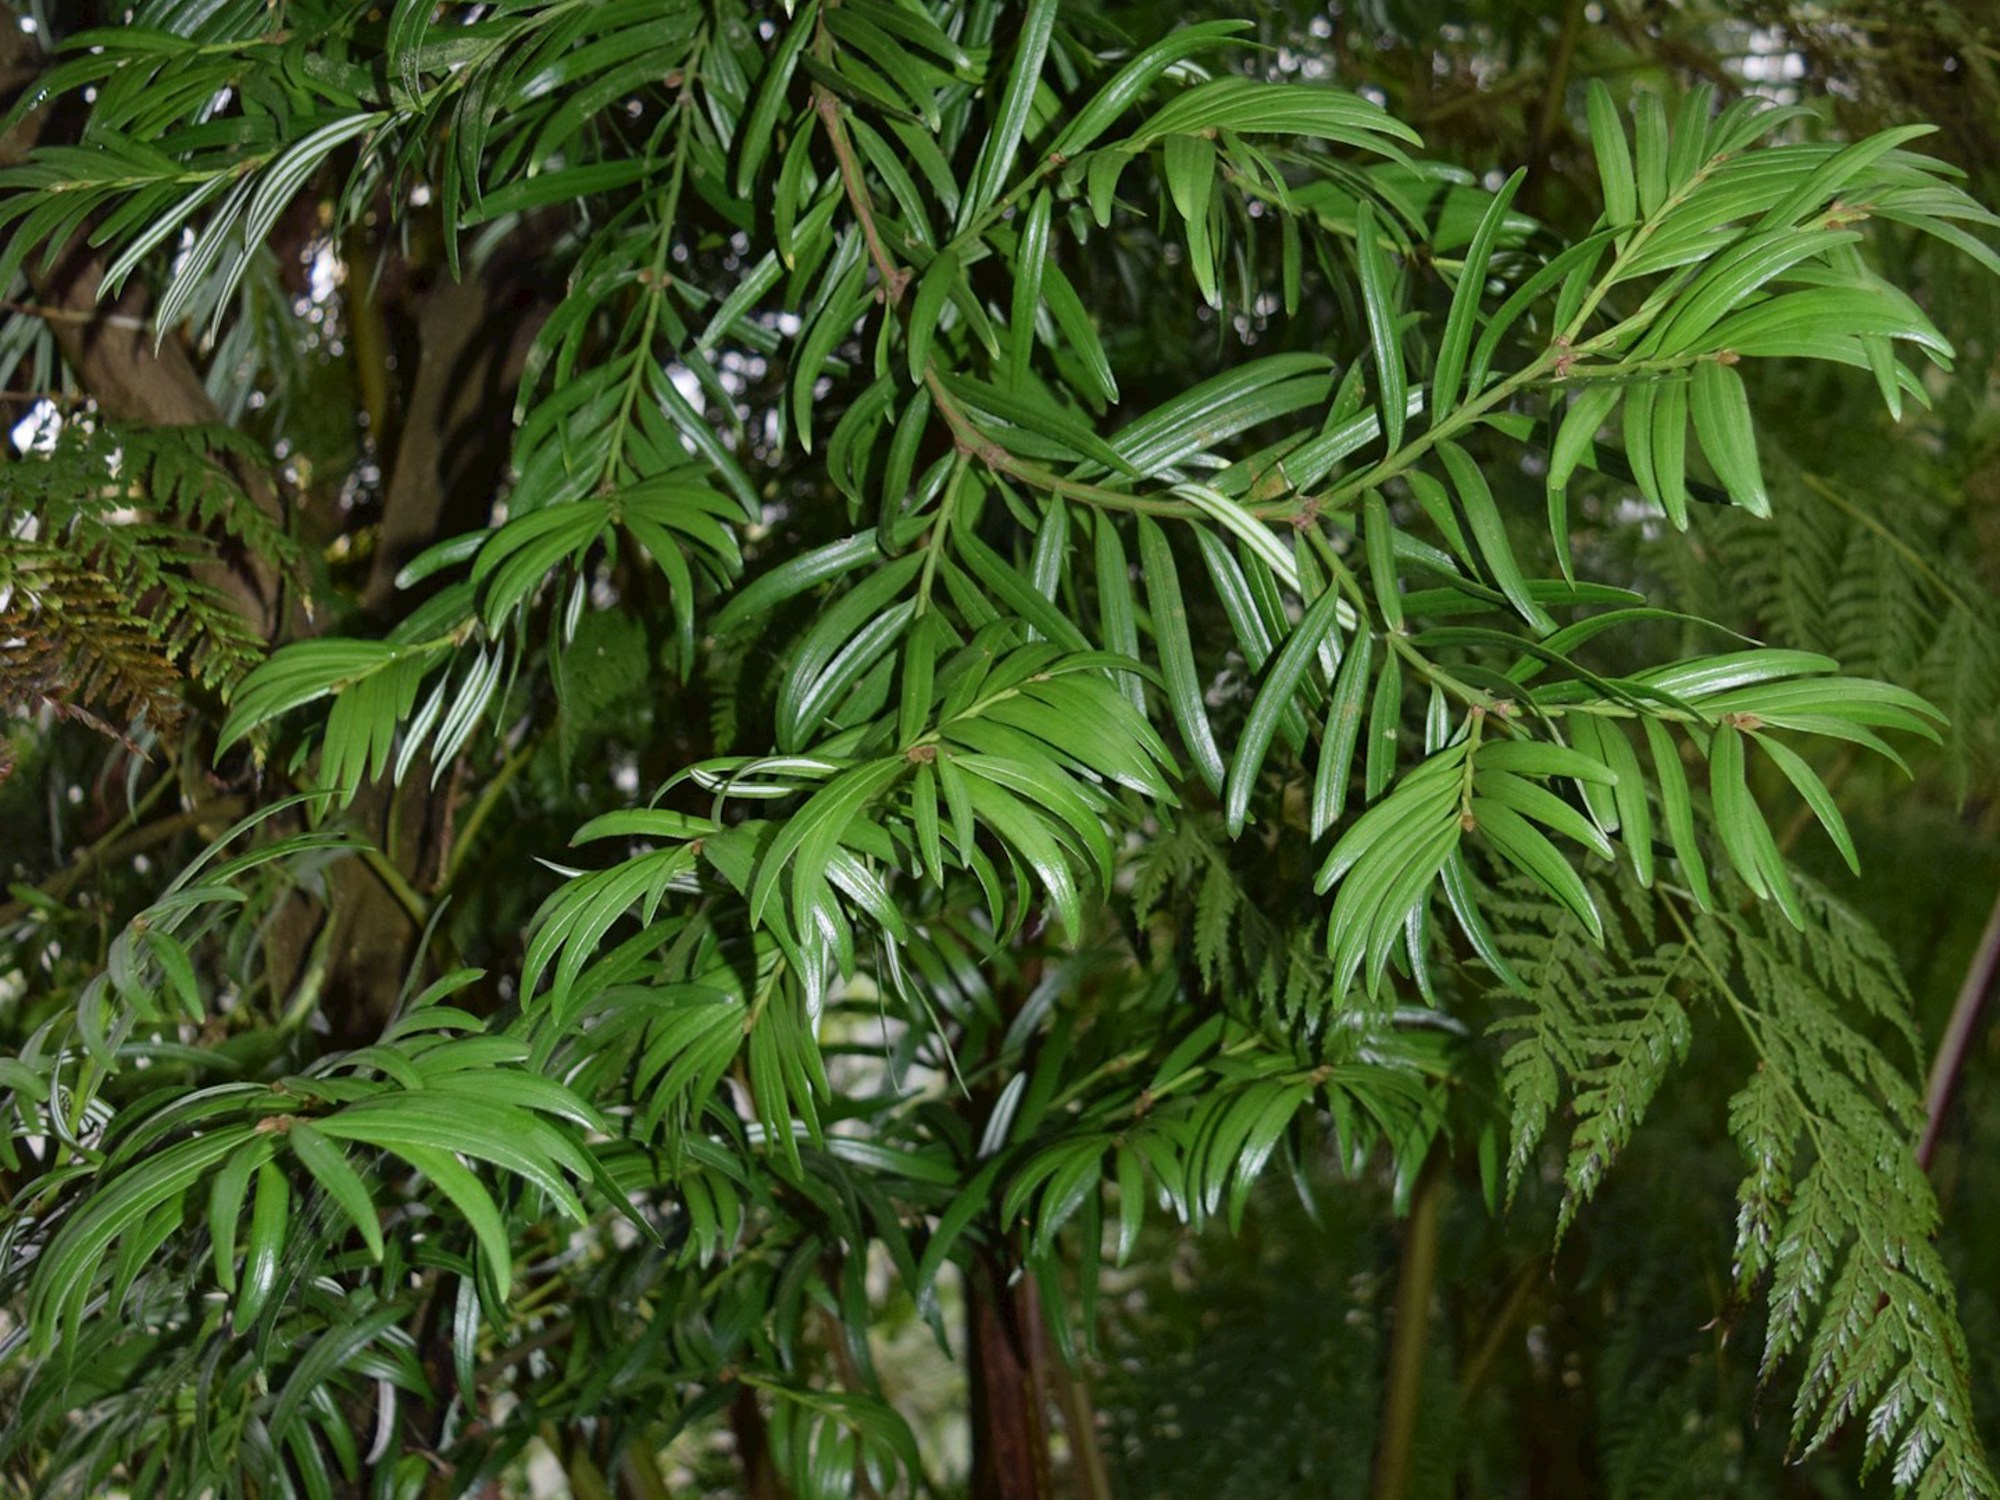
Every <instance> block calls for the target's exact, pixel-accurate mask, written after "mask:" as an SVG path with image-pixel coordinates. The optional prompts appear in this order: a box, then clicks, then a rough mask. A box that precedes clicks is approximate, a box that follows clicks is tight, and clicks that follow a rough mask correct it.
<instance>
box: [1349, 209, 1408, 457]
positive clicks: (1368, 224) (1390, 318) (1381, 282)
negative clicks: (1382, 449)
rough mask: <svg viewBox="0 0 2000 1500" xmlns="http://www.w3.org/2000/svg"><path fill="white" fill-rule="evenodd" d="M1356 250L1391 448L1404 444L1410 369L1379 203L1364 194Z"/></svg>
mask: <svg viewBox="0 0 2000 1500" xmlns="http://www.w3.org/2000/svg"><path fill="white" fill-rule="evenodd" d="M1354 253H1355V259H1356V262H1357V263H1358V264H1359V266H1360V268H1361V302H1362V306H1363V308H1364V309H1365V310H1366V312H1367V316H1368V343H1369V348H1370V349H1371V350H1372V351H1373V353H1374V357H1375V379H1376V382H1377V385H1378V388H1379V391H1380V400H1379V401H1378V402H1377V403H1376V405H1377V408H1378V409H1379V411H1380V412H1381V414H1382V430H1383V432H1384V434H1385V435H1386V437H1387V439H1388V444H1389V451H1390V452H1391V453H1394V452H1395V451H1396V450H1397V449H1399V448H1401V447H1402V446H1403V421H1404V416H1403V414H1404V411H1405V409H1406V408H1407V406H1408V403H1409V384H1410V382H1409V372H1408V370H1407V369H1406V368H1405V367H1404V364H1403V350H1402V340H1401V339H1400V337H1399V336H1398V334H1397V331H1396V307H1395V297H1396V286H1395V279H1394V275H1393V273H1392V272H1391V271H1390V269H1389V262H1388V258H1387V256H1385V255H1384V254H1383V252H1382V246H1381V243H1380V241H1379V240H1378V239H1377V231H1376V227H1375V205H1374V203H1373V202H1372V201H1370V200H1369V199H1367V198H1363V199H1361V200H1360V202H1359V203H1358V204H1357V205H1356V207H1355V210H1354Z"/></svg>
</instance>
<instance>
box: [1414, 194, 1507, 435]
mask: <svg viewBox="0 0 2000 1500" xmlns="http://www.w3.org/2000/svg"><path fill="white" fill-rule="evenodd" d="M1527 175H1528V173H1527V168H1525V167H1523V168H1520V169H1518V170H1517V171H1516V172H1515V173H1514V175H1513V176H1512V177H1509V178H1508V179H1507V181H1506V182H1505V183H1504V184H1502V185H1501V188H1500V191H1499V192H1497V193H1495V194H1494V195H1493V201H1492V202H1491V203H1489V204H1488V205H1487V207H1486V213H1485V215H1484V216H1483V217H1482V218H1481V219H1480V221H1479V228H1478V229H1477V230H1475V231H1474V232H1473V236H1472V244H1471V246H1470V247H1469V248H1468V249H1467V250H1466V252H1465V264H1464V267H1463V269H1461V270H1460V271H1459V273H1458V285H1457V286H1455V287H1454V288H1452V294H1451V311H1450V313H1449V314H1447V315H1446V317H1445V324H1444V337H1443V339H1442V340H1440V341H1439V344H1438V357H1437V367H1436V369H1434V370H1433V371H1432V373H1431V424H1432V425H1433V426H1436V425H1437V423H1439V422H1442V421H1443V420H1444V419H1445V418H1446V417H1448V416H1450V415H1451V412H1452V408H1453V407H1455V406H1456V405H1457V404H1458V387H1459V382H1460V381H1461V380H1462V379H1463V378H1464V375H1465V359H1466V355H1467V354H1468V353H1469V352H1470V351H1471V349H1472V334H1473V330H1474V329H1475V328H1476V327H1477V326H1478V323H1479V304H1480V301H1481V299H1482V298H1484V297H1485V295H1486V277H1487V271H1488V268H1489V267H1490V266H1491V265H1492V263H1493V246H1494V244H1495V243H1496V242H1497V241H1498V239H1499V238H1500V229H1501V226H1502V225H1504V224H1505V223H1506V222H1507V210H1508V209H1509V208H1510V207H1511V206H1512V205H1513V202H1514V195H1515V194H1516V193H1517V192H1519V191H1520V188H1521V183H1522V181H1523V180H1524V179H1525V178H1526V177H1527Z"/></svg>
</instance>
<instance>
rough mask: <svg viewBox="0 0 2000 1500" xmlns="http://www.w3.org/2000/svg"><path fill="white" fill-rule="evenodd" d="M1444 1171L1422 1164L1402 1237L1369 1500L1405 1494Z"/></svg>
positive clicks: (1419, 1396) (1396, 1498) (1418, 1403)
mask: <svg viewBox="0 0 2000 1500" xmlns="http://www.w3.org/2000/svg"><path fill="white" fill-rule="evenodd" d="M1444 1189H1445V1173H1444V1170H1443V1168H1442V1167H1441V1166H1440V1164H1439V1160H1438V1158H1437V1157H1435V1156H1434V1157H1432V1158H1431V1161H1430V1163H1429V1164H1428V1165H1427V1166H1425V1168H1424V1170H1423V1175H1422V1177H1421V1178H1420V1179H1419V1181H1418V1183H1417V1199H1416V1202H1415V1203H1414V1204H1413V1205H1412V1206H1411V1209H1410V1227H1409V1229H1408V1231H1407V1232H1406V1233H1405V1235H1404V1237H1403V1260H1402V1267H1401V1270H1400V1272H1399V1273H1398V1275H1397V1278H1396V1325H1395V1331H1394V1334H1393V1339H1394V1342H1392V1343H1391V1344H1390V1346H1389V1373H1388V1378H1387V1381H1386V1383H1385V1390H1384V1393H1383V1398H1382V1436H1381V1440H1380V1442H1379V1444H1378V1445H1377V1447H1376V1450H1375V1486H1374V1490H1373V1492H1372V1493H1373V1496H1374V1500H1403V1497H1404V1496H1405V1495H1407V1494H1408V1493H1409V1490H1410V1457H1411V1455H1412V1454H1413V1453H1414V1452H1415V1450H1416V1443H1417V1417H1418V1413H1419V1409H1420V1407H1421V1406H1422V1398H1423V1384H1424V1356H1425V1354H1426V1352H1427V1351H1428V1348H1429V1344H1430V1319H1431V1288H1432V1286H1433V1284H1434V1283H1435V1282H1436V1280H1437V1255H1438V1210H1439V1208H1440V1207H1441V1205H1442V1203H1443V1200H1444Z"/></svg>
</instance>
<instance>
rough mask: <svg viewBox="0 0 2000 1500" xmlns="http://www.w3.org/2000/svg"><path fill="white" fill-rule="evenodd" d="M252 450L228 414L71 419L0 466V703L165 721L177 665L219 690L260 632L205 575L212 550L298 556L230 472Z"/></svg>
mask: <svg viewBox="0 0 2000 1500" xmlns="http://www.w3.org/2000/svg"><path fill="white" fill-rule="evenodd" d="M264 462H265V460H264V458H263V456H262V455H261V454H260V453H259V452H258V451H257V448H256V446H255V444H253V443H250V442H248V441H246V440H245V439H244V438H243V437H242V436H240V435H239V434H237V433H235V432H233V431H232V430H231V429H229V428H224V427H213V428H209V427H155V428H138V427H110V426H103V425H99V424H97V423H95V422H88V421H86V422H74V421H72V422H66V423H63V424H61V425H60V426H59V427H57V428H56V430H55V432H54V434H53V438H52V441H50V442H49V443H48V444H46V445H45V446H37V447H34V448H32V449H31V450H30V451H29V452H28V453H27V454H26V455H24V456H22V457H20V458H18V459H16V460H14V461H13V462H11V463H9V464H7V465H6V466H5V467H4V468H0V532H4V533H5V534H6V535H7V536H8V537H9V538H11V539H12V540H11V541H10V543H9V545H8V547H7V548H6V550H5V552H4V553H0V599H4V601H5V602H4V604H0V637H4V641H5V643H4V644H0V706H4V707H5V708H7V709H8V710H9V711H10V712H13V713H26V712H31V711H36V710H40V709H42V708H44V707H48V708H52V709H54V710H55V711H56V712H57V713H59V714H63V715H67V716H71V717H77V718H81V719H83V720H84V721H85V722H87V723H90V724H91V725H92V726H93V727H97V728H100V729H102V730H104V732H106V733H112V734H117V733H120V732H121V729H122V727H123V726H122V725H121V723H120V721H121V720H122V721H123V723H124V724H130V723H132V722H134V721H138V720H141V719H143V720H145V721H146V723H147V725H148V727H149V728H151V729H152V730H154V731H156V732H164V733H169V734H171V733H173V732H174V731H175V730H176V729H177V728H178V727H179V724H180V721H181V718H182V715H183V714H184V712H185V706H184V704H183V702H182V699H181V695H180V683H181V682H182V680H183V679H186V680H190V681H192V682H194V683H196V684H198V685H199V686H201V687H203V688H206V689H208V690H209V691H211V692H214V693H222V694H227V693H228V691H229V690H230V689H231V688H233V687H234V686H235V684H236V683H237V681H238V680H239V679H241V678H242V677H243V675H244V674H245V673H246V672H248V671H249V670H250V669H251V668H252V667H253V666H256V665H257V664H258V663H259V662H261V661H262V660H263V658H264V656H265V655H266V644H265V641H264V638H263V636H262V634H261V633H260V632H259V631H258V630H257V628H256V627H255V626H254V625H253V624H251V623H250V622H249V621H248V620H246V619H245V617H244V614H243V611H242V607H241V605H240V604H239V603H238V602H237V601H236V600H235V599H232V598H231V597H230V596H229V595H228V593H227V592H225V589H224V587H223V586H222V584H221V582H220V575H221V573H222V568H221V558H222V555H223V550H224V548H225V547H235V548H242V549H244V550H245V551H247V552H250V553H254V554H256V555H258V556H260V557H262V558H265V559H267V560H269V561H270V562H272V563H274V564H277V565H278V566H279V567H296V565H297V561H298V548H297V547H296V545H295V544H294V543H293V542H292V541H291V540H290V538H289V537H288V536H287V535H286V533H285V531H284V530H283V527H282V525H281V524H280V523H279V522H278V521H277V520H275V519H273V518H271V517H269V516H266V515H265V514H264V513H263V512H262V511H261V510H259V509H258V508H257V506H255V505H254V504H252V503H251V502H250V500H249V498H248V497H247V496H246V494H245V493H244V491H243V488H242V486H241V484H240V483H239V482H238V480H237V478H236V476H235V475H234V474H233V473H232V472H231V465H232V464H235V465H248V466H252V467H255V466H260V465H262V464H263V463H264ZM104 715H110V716H113V717H112V718H110V719H106V718H105V717H103V716H104Z"/></svg>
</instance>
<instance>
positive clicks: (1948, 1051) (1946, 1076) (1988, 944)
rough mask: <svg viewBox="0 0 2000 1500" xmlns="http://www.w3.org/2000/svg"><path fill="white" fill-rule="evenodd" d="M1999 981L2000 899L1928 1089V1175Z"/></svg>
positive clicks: (1923, 1159) (1921, 1156)
mask: <svg viewBox="0 0 2000 1500" xmlns="http://www.w3.org/2000/svg"><path fill="white" fill-rule="evenodd" d="M1996 978H2000V896H1996V897H1995V898H1994V901H1993V912H1992V915H1990V916H1989V917H1987V919H1986V930H1985V932H1983V933H1981V934H1980V937H1979V947H1978V948H1977V949H1975V950H1974V952H1973V955H1972V963H1971V966H1970V967H1968V968H1967V969H1966V971H1965V982H1964V983H1963V984H1961V985H1960V986H1959V989H1958V999H1957V1000H1956V1001H1955V1002H1954V1003H1953V1005H1952V1007H1951V1020H1950V1021H1949V1022H1948V1023H1946V1025H1945V1029H1944V1037H1943V1039H1942V1040H1941V1041H1939V1043H1938V1050H1937V1057H1936V1058H1935V1059H1934V1060H1933V1061H1932V1063H1931V1077H1930V1083H1929V1086H1928V1087H1927V1088H1926V1089H1925V1090H1924V1134H1923V1139H1922V1140H1920V1141H1919V1142H1918V1143H1917V1165H1918V1166H1920V1167H1922V1168H1923V1169H1924V1170H1925V1171H1926V1172H1928V1171H1929V1170H1930V1167H1931V1157H1932V1156H1933V1155H1934V1154H1935V1153H1936V1151H1937V1143H1938V1137H1939V1136H1940V1135H1942V1134H1943V1133H1944V1117H1945V1113H1946V1112H1947V1111H1948V1110H1949V1109H1950V1108H1951V1096H1952V1093H1953V1091H1954V1090H1955V1089H1956V1088H1957V1087H1958V1075H1959V1074H1960V1073H1961V1072H1963V1071H1964V1068H1965V1058H1966V1054H1967V1053H1968V1052H1970V1051H1971V1050H1972V1037H1973V1033H1974V1032H1976V1031H1977V1030H1978V1029H1979V1018H1980V1016H1981V1014H1982V1013H1983V1012H1984V1011H1985V1009H1986V1000H1987V997H1988V996H1989V995H1991V994H1992V993H1993V982H1994V980H1995V979H1996Z"/></svg>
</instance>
